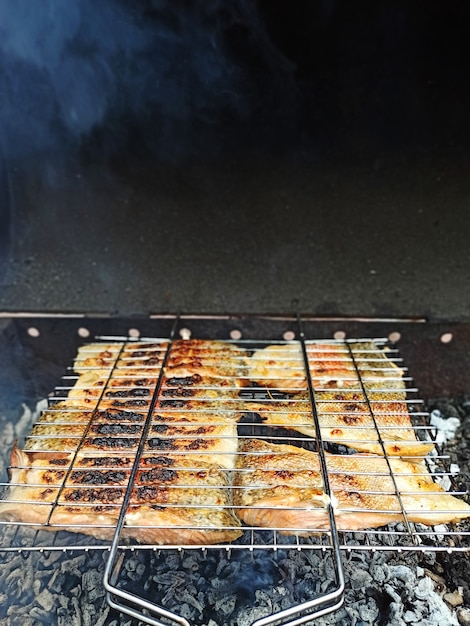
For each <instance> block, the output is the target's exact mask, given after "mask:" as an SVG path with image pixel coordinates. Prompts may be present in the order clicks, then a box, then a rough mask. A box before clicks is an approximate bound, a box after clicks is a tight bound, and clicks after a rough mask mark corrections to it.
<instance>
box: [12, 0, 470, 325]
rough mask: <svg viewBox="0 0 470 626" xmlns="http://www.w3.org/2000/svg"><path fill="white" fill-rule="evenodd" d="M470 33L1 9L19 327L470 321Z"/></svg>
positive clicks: (80, 6) (422, 12) (451, 18)
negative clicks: (202, 319) (50, 314)
mask: <svg viewBox="0 0 470 626" xmlns="http://www.w3.org/2000/svg"><path fill="white" fill-rule="evenodd" d="M469 17H470V5H468V3H466V2H456V1H452V0H445V1H441V2H438V1H436V0H423V1H416V0H414V1H413V0H411V1H406V2H405V1H403V2H401V1H399V0H397V1H384V0H375V1H351V0H320V1H315V0H295V1H291V2H283V1H281V0H258V2H255V1H254V0H205V1H203V0H185V1H181V2H173V1H170V0H167V1H165V0H146V1H144V0H137V1H132V2H131V1H130V0H129V1H128V2H124V1H118V0H115V1H111V0H100V1H94V2H93V1H92V0H77V2H74V3H72V4H71V3H69V2H66V1H65V0H44V1H43V2H41V3H35V2H29V1H26V0H23V1H18V2H15V3H12V2H10V1H9V0H0V101H1V107H0V165H1V167H0V261H1V265H0V268H1V269H0V309H2V310H4V311H24V310H27V311H61V312H71V311H85V312H92V313H111V314H120V315H128V314H134V313H136V314H143V315H146V314H147V313H150V312H154V313H164V312H166V311H183V312H197V313H201V312H210V313H223V312H231V313H250V312H256V313H289V312H292V311H293V309H294V308H295V305H293V303H292V302H293V300H294V299H298V300H299V305H298V306H299V308H300V310H301V311H303V312H305V313H309V314H318V315H352V316H381V317H382V316H386V317H390V316H426V317H429V318H430V319H438V320H468V319H469V317H470V316H469V307H468V293H469V289H468V277H469V276H470V245H469V243H470V241H469V234H470V228H469V226H470V215H469V210H468V209H469V205H470V177H469V152H468V147H469V123H468V116H469V111H470V106H469V105H470V90H469V81H470V78H469V77H470V72H469V70H470V61H469V59H470V54H469V49H468V48H469V43H468V32H469Z"/></svg>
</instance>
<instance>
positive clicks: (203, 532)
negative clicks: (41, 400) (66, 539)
mask: <svg viewBox="0 0 470 626" xmlns="http://www.w3.org/2000/svg"><path fill="white" fill-rule="evenodd" d="M167 346H168V342H166V343H155V344H153V343H147V342H137V343H135V342H132V343H129V344H126V343H121V344H105V345H104V346H103V345H102V344H89V345H87V346H85V347H83V348H81V349H80V350H79V353H78V356H77V358H76V360H75V363H74V369H75V371H76V372H77V374H78V376H77V379H76V380H73V379H72V385H71V387H70V388H63V389H62V390H59V392H58V395H57V396H56V398H55V400H58V401H57V402H56V403H55V404H53V405H52V406H51V407H50V408H49V409H48V410H47V411H44V412H43V414H42V415H41V416H40V418H39V420H38V422H37V423H36V424H35V425H34V426H33V428H32V430H31V433H30V435H29V436H28V438H27V439H26V443H25V450H23V451H22V450H19V449H18V448H17V447H15V448H14V450H13V452H12V468H11V482H10V488H9V491H8V493H7V496H6V499H5V500H4V501H3V502H2V503H1V504H0V518H1V519H7V520H12V521H13V520H15V521H19V522H27V523H35V524H40V525H47V528H51V529H52V528H55V529H56V528H59V527H61V528H62V527H64V528H68V529H69V530H76V531H77V532H85V533H89V534H92V535H94V536H96V537H101V538H108V537H111V536H113V533H114V527H115V524H116V521H117V518H118V515H119V510H120V507H121V505H122V502H123V498H124V494H125V490H126V485H127V483H128V480H129V476H130V471H131V468H132V466H133V463H134V459H135V458H136V454H137V452H138V450H139V449H140V445H141V439H142V436H143V433H144V430H143V429H144V425H145V424H146V422H147V420H149V423H148V426H147V431H146V438H145V440H144V442H143V447H142V450H143V452H142V456H141V460H140V463H141V465H142V466H141V467H139V471H138V473H137V477H136V482H135V485H134V488H133V491H132V495H131V501H130V505H129V508H128V510H127V511H126V518H125V523H126V528H125V533H124V534H125V535H126V536H128V537H132V538H135V539H137V540H139V541H140V542H150V543H156V544H158V543H161V544H163V543H169V544H171V543H177V544H180V543H187V544H208V543H214V542H216V543H218V542H225V541H232V540H233V539H235V538H237V537H238V536H239V535H240V534H241V531H240V522H239V520H238V519H237V518H236V517H234V515H233V512H232V511H231V497H232V493H231V489H230V479H231V474H230V471H229V470H231V469H233V468H234V464H235V459H236V453H237V425H236V421H237V418H238V414H234V413H231V412H230V411H227V410H225V411H219V412H217V413H216V415H215V416H214V413H213V412H209V413H205V412H203V411H199V412H195V413H188V412H185V411H179V410H173V411H172V412H171V413H169V414H168V413H167V412H159V411H158V410H157V408H158V403H157V404H156V407H155V410H154V411H153V412H152V414H151V415H150V417H149V418H148V417H147V416H148V415H149V410H150V407H151V405H152V401H153V396H154V394H155V390H156V384H157V382H158V381H159V380H160V375H161V373H162V366H163V363H164V356H165V353H166V350H167ZM217 357H220V358H222V359H226V360H225V361H224V360H223V363H224V365H223V366H222V367H221V368H220V367H219V370H220V371H218V370H217V367H216V363H217ZM243 357H244V351H242V350H238V349H236V348H234V347H233V346H230V345H226V344H223V343H220V342H189V343H188V342H184V343H181V342H175V344H174V345H172V349H171V352H170V353H169V356H168V359H167V364H168V365H169V369H170V370H171V375H170V376H164V377H163V378H162V380H161V387H160V389H159V393H160V396H161V398H162V399H163V400H164V399H166V398H169V399H173V398H174V399H176V400H179V399H180V398H184V397H187V396H188V391H189V396H190V397H191V392H192V391H193V390H194V386H195V385H203V387H204V388H203V389H202V388H201V389H199V391H198V395H199V396H201V397H202V396H207V397H209V398H211V399H214V400H215V399H217V398H219V402H218V406H219V408H220V395H224V396H227V397H232V396H233V397H238V389H239V385H238V384H237V383H236V382H234V385H233V386H230V385H229V386H227V378H226V377H224V376H222V373H221V372H222V370H223V372H224V375H225V373H226V371H228V370H230V371H231V372H232V373H233V372H234V371H239V369H240V364H241V363H242V362H243ZM232 358H233V365H232V364H231V361H230V359H232ZM181 363H183V364H184V368H185V369H184V377H182V376H181V375H180V374H181V373H182V370H181ZM191 363H192V365H190V364H191ZM200 364H202V365H200ZM193 366H194V371H193V370H192V369H191V367H193ZM209 374H210V375H209ZM218 374H219V375H218ZM234 380H235V379H234ZM62 392H63V395H62ZM57 464H58V468H57ZM131 527H132V529H131Z"/></svg>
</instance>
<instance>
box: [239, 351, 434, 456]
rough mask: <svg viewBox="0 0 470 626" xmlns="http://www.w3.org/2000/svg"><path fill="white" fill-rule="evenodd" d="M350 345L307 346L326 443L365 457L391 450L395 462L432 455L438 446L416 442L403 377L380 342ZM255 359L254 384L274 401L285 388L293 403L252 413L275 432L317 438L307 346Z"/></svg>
mask: <svg viewBox="0 0 470 626" xmlns="http://www.w3.org/2000/svg"><path fill="white" fill-rule="evenodd" d="M348 345H349V348H348V346H347V345H346V344H337V343H328V342H322V341H318V342H316V341H315V342H307V344H306V351H307V359H308V367H309V370H310V376H311V381H312V385H313V390H314V396H315V405H316V410H317V414H318V418H319V423H320V429H321V436H322V439H323V440H324V441H328V442H332V443H339V444H343V445H346V446H348V447H349V448H352V449H354V450H357V451H359V452H372V453H374V454H383V450H384V449H385V452H386V453H387V454H389V455H392V456H425V455H426V454H427V453H428V452H429V451H430V450H432V449H433V447H434V444H433V443H432V442H431V441H421V440H418V439H417V437H416V431H415V429H414V428H413V425H412V423H411V419H410V414H409V410H408V405H407V402H406V385H405V383H404V381H403V370H402V369H401V368H400V367H398V366H397V364H396V363H395V362H394V361H392V360H390V358H389V357H388V355H387V352H385V351H384V350H382V349H380V348H379V347H378V346H377V345H376V344H375V343H374V342H367V341H359V342H351V343H349V344H348ZM251 359H252V365H251V367H250V377H254V379H255V380H256V381H257V383H258V384H260V385H264V386H265V387H266V388H267V389H268V395H269V389H270V388H278V389H280V390H283V391H286V392H287V391H288V392H290V393H292V400H290V401H289V400H287V401H286V400H276V399H275V398H272V399H269V400H267V401H265V402H259V401H256V400H255V401H253V402H252V403H251V405H250V406H249V407H247V409H246V410H247V411H251V412H254V413H257V414H259V416H260V417H261V419H262V420H263V421H264V423H265V424H266V425H268V426H282V427H284V428H291V429H293V430H296V431H298V432H300V433H302V434H304V435H307V436H309V437H313V438H315V437H316V436H317V434H316V431H315V427H314V423H313V417H312V414H311V408H310V395H309V392H308V389H307V382H306V374H305V366H304V364H303V358H302V354H301V348H300V344H287V345H280V346H269V347H267V348H263V349H262V350H258V351H256V352H255V353H254V354H253V356H252V357H251ZM273 372H276V374H273ZM270 373H271V374H270ZM359 375H360V376H361V378H359ZM294 381H295V389H294ZM242 410H243V409H242ZM381 441H382V443H383V447H382V445H381V443H380V442H381Z"/></svg>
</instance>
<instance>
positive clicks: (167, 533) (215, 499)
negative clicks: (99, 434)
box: [0, 446, 242, 545]
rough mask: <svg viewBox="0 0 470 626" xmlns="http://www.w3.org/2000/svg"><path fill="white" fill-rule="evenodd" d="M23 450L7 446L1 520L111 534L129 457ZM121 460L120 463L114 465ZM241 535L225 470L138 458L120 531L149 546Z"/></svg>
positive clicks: (182, 460) (189, 460)
mask: <svg viewBox="0 0 470 626" xmlns="http://www.w3.org/2000/svg"><path fill="white" fill-rule="evenodd" d="M72 458H73V455H72V454H64V453H54V454H53V455H51V454H46V453H38V452H25V451H22V450H20V449H18V448H17V447H16V446H15V447H14V448H13V451H12V457H11V470H10V473H11V480H10V487H9V491H8V494H7V497H6V499H5V500H3V501H2V502H1V503H0V519H1V520H4V521H10V522H15V523H28V524H38V525H41V528H44V529H47V530H58V529H60V528H62V529H66V530H69V531H72V532H81V533H85V534H91V535H93V536H95V537H97V538H101V539H110V538H112V536H113V535H114V527H115V525H116V522H117V519H118V516H119V511H120V506H121V504H122V501H123V498H124V493H125V489H126V484H127V482H128V479H129V474H130V465H131V464H132V460H131V459H130V458H128V457H125V456H123V457H121V456H106V455H103V454H101V455H98V456H87V455H84V454H83V453H82V454H80V455H79V457H78V459H77V461H76V463H75V464H74V465H73V467H70V466H71V463H72ZM121 461H122V462H121ZM241 534H242V531H241V529H240V522H239V520H238V519H237V518H236V517H235V516H234V515H233V512H232V510H231V490H230V483H229V474H228V472H226V471H225V470H223V469H222V468H220V467H217V466H216V465H214V464H210V463H207V462H204V461H198V460H197V459H195V458H194V457H184V456H181V457H178V458H177V459H176V458H175V457H171V456H168V455H166V454H165V453H161V454H158V455H156V454H154V455H146V456H144V457H143V458H142V459H141V464H140V466H139V470H138V472H137V477H136V482H135V484H134V488H133V490H132V493H131V499H130V504H129V507H128V510H127V511H126V517H125V528H124V531H123V535H124V536H125V537H127V538H133V539H136V540H138V541H139V542H140V543H149V544H173V543H174V544H177V545H180V544H188V545H189V544H191V545H194V544H208V543H214V542H216V543H218V542H226V541H233V540H234V539H236V538H238V537H239V536H240V535H241Z"/></svg>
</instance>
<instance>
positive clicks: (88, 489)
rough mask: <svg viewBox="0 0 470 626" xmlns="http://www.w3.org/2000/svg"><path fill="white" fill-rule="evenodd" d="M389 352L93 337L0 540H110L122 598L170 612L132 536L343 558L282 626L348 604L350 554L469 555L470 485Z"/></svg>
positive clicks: (40, 438) (374, 345) (375, 347)
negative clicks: (139, 574)
mask: <svg viewBox="0 0 470 626" xmlns="http://www.w3.org/2000/svg"><path fill="white" fill-rule="evenodd" d="M384 348H385V341H384V340H370V339H362V340H359V339H358V340H344V341H336V340H301V341H282V342H281V341H277V342H275V343H273V342H261V341H256V342H255V341H242V340H238V341H236V342H235V341H203V340H201V341H198V340H177V341H170V340H168V339H158V338H146V339H139V340H130V339H129V338H120V337H112V338H111V337H101V338H98V339H97V341H95V342H93V343H91V344H88V345H84V346H83V347H82V348H81V349H80V351H79V354H78V356H77V358H76V360H75V362H74V365H73V368H72V369H71V370H70V371H69V372H68V373H67V375H66V376H65V377H64V379H63V381H62V384H61V385H60V386H58V387H57V388H56V391H55V394H54V395H53V396H51V397H50V398H49V407H48V408H47V410H45V411H43V412H42V413H41V415H40V416H39V419H38V420H37V422H36V424H35V425H34V427H33V429H32V431H31V433H30V435H29V436H28V438H27V439H26V442H25V445H24V448H23V450H19V449H15V451H14V453H13V455H12V467H11V470H10V471H11V480H10V482H9V484H8V485H7V484H4V485H3V486H4V488H5V490H6V499H5V500H4V503H3V504H2V506H3V507H7V508H8V507H9V509H8V513H7V514H6V515H5V514H3V516H2V517H3V521H2V525H3V527H4V532H3V544H2V546H1V549H2V550H17V549H39V550H46V549H47V550H49V549H64V546H65V548H71V547H75V548H76V549H82V548H85V549H90V548H103V549H110V552H111V555H110V559H109V567H108V570H107V575H106V579H105V585H106V586H107V589H108V592H109V600H110V603H111V604H113V605H115V606H116V607H117V608H120V610H124V611H125V612H128V613H129V614H131V615H132V614H133V613H132V611H137V613H138V616H139V619H142V615H141V609H142V608H147V609H148V610H150V611H154V612H156V614H157V615H160V616H162V614H161V613H160V608H157V609H156V608H155V607H154V606H153V605H152V606H147V607H146V606H145V605H146V603H145V601H143V600H142V599H141V598H140V599H139V598H134V597H132V598H130V597H128V596H127V595H126V594H124V595H121V591H120V590H119V588H118V579H119V562H120V561H119V559H118V558H117V554H118V552H119V551H120V550H134V549H136V548H135V545H134V543H135V541H138V542H139V543H140V546H139V549H152V550H155V549H156V546H158V549H159V550H169V549H174V548H175V547H176V548H177V549H179V550H181V549H188V550H189V549H202V550H207V549H209V550H215V549H225V550H229V551H232V550H251V551H254V550H256V551H258V550H261V551H267V550H269V551H274V552H276V551H277V550H279V549H284V548H285V549H296V550H321V551H323V552H325V551H326V552H328V553H330V552H331V553H332V554H335V555H336V557H337V558H336V561H335V562H336V565H335V567H336V570H337V582H338V584H337V587H336V589H335V590H333V592H331V593H330V592H329V593H328V594H326V596H325V597H321V598H319V599H318V602H315V603H314V604H313V605H311V606H308V607H306V606H302V607H300V608H299V607H294V608H293V609H292V611H290V612H289V614H288V615H285V616H281V617H282V619H284V618H285V619H284V621H285V620H286V619H291V618H292V616H294V615H298V614H299V611H300V612H301V613H302V614H305V615H306V618H305V619H311V617H312V611H315V615H317V614H318V613H317V610H318V611H322V610H324V609H325V605H328V609H327V610H332V607H334V606H336V602H339V601H340V600H339V598H340V595H341V589H342V575H341V566H340V559H339V556H338V555H339V551H341V550H357V549H364V550H377V549H381V550H397V549H399V550H408V549H413V550H416V549H421V550H429V549H432V550H468V549H469V541H468V537H469V533H468V532H467V531H465V530H464V526H459V525H452V524H448V523H445V524H444V522H447V520H448V519H449V506H450V504H449V503H451V505H452V507H453V514H452V516H450V518H452V517H454V518H459V516H460V517H462V518H463V517H464V516H465V515H468V512H467V505H466V503H465V502H464V500H463V499H462V496H464V495H465V494H462V493H457V492H453V493H448V494H447V495H446V494H445V492H443V490H442V488H441V487H440V486H439V484H442V485H443V486H444V488H445V489H446V491H447V492H451V490H452V484H453V480H452V479H453V476H452V473H451V472H450V471H449V468H448V467H447V460H446V458H445V457H444V456H443V455H442V454H440V452H439V450H438V449H437V448H436V446H435V445H434V443H433V441H432V431H431V430H430V428H429V425H428V420H427V415H426V413H425V412H423V411H422V405H421V403H420V401H419V400H418V399H417V398H416V397H415V394H416V389H414V388H413V387H412V386H411V385H412V381H411V379H410V378H409V377H408V376H406V373H407V372H406V369H405V368H404V367H403V365H402V362H401V360H400V358H399V355H398V353H397V352H396V351H391V350H387V351H385V350H384ZM289 463H292V464H293V465H289ZM293 467H294V469H292V468H293ZM423 493H424V494H425V499H424V502H423V499H422V496H423ZM449 496H451V499H450V500H449V499H448V498H449ZM446 498H447V499H446ZM240 520H241V522H240ZM44 529H47V530H55V531H56V532H55V533H54V534H53V535H51V534H50V533H48V532H45V531H44ZM62 529H67V530H68V531H73V532H74V533H75V534H74V535H72V537H73V539H70V534H69V533H63V532H59V531H61V530H62ZM76 533H80V535H77V534H76ZM48 537H50V539H48ZM67 537H68V539H67ZM111 540H112V543H111V545H110V542H111ZM69 542H70V543H69ZM118 598H120V599H119V600H118ZM122 602H125V605H124V606H123V605H122ZM132 607H133V608H132ZM134 616H135V615H134ZM163 616H164V615H163ZM164 617H165V616H164ZM166 617H169V619H170V620H173V621H178V620H177V619H176V617H177V616H176V617H175V616H173V615H171V616H166ZM145 619H146V620H147V618H145ZM276 619H280V618H279V616H278V617H277V618H276ZM296 619H300V620H301V619H302V618H301V617H300V618H297V617H296ZM148 620H149V622H148V623H159V622H157V621H155V620H153V618H148ZM303 621H305V620H303ZM267 623H269V621H268V622H267ZM292 623H294V622H292ZM298 623H300V622H298Z"/></svg>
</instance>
